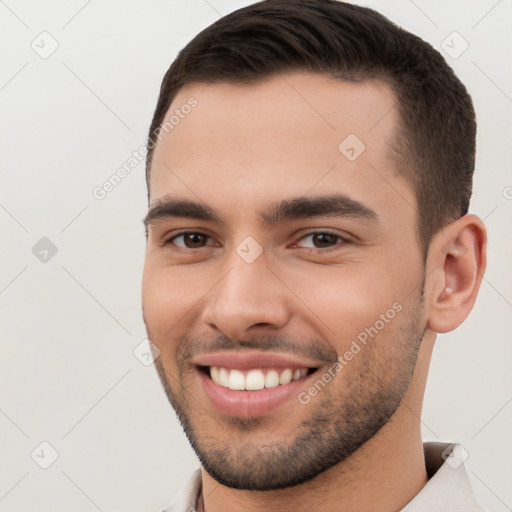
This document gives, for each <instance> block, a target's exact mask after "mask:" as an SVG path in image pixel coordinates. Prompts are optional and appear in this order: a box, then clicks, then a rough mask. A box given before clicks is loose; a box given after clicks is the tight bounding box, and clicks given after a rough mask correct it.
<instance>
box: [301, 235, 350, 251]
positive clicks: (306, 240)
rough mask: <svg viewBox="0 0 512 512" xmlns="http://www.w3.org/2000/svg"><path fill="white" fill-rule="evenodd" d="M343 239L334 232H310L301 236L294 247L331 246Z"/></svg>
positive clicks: (314, 247)
mask: <svg viewBox="0 0 512 512" xmlns="http://www.w3.org/2000/svg"><path fill="white" fill-rule="evenodd" d="M344 241H345V240H344V239H343V238H342V237H341V236H339V235H335V234H334V233H326V232H319V233H310V234H309V235H306V236H304V237H302V238H301V239H300V240H299V241H298V242H297V243H296V244H295V246H296V247H303V248H307V249H323V248H328V247H332V246H334V245H337V244H339V243H340V242H344Z"/></svg>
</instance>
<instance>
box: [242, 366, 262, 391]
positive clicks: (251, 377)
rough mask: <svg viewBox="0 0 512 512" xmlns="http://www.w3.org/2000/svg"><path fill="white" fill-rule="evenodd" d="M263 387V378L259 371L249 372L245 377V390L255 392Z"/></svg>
mask: <svg viewBox="0 0 512 512" xmlns="http://www.w3.org/2000/svg"><path fill="white" fill-rule="evenodd" d="M264 387H265V377H264V375H263V372H262V371H260V370H251V371H250V372H249V373H248V374H247V375H246V377H245V389H247V390H248V391H257V390H258V389H263V388H264Z"/></svg>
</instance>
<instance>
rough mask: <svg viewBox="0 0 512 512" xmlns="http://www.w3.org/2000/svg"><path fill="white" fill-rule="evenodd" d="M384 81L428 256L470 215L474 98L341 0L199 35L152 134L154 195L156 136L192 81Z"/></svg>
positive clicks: (401, 38) (434, 62) (437, 62)
mask: <svg viewBox="0 0 512 512" xmlns="http://www.w3.org/2000/svg"><path fill="white" fill-rule="evenodd" d="M294 71H299V72H300V71H302V72H315V73H320V74H329V75H331V76H333V77H335V78H339V79H341V80H351V81H354V80H355V81H364V80H369V79H379V80H382V81H384V82H386V83H387V84H388V85H389V86H390V87H391V88H392V90H393V91H394V94H395V96H396V101H397V107H398V112H399V114H400V120H401V123H400V125H401V126H400V127H399V131H398V134H397V137H396V140H395V141H394V148H393V150H394V155H395V159H396V162H397V167H398V169H397V170H398V172H400V173H401V174H402V175H403V176H404V177H405V179H406V180H408V182H409V183H410V184H411V185H412V187H413V189H414V190H415V192H416V198H417V203H418V234H419V239H420V244H421V246H422V248H423V252H424V255H426V253H427V251H428V247H429V245H430V241H431V240H432V237H433V236H434V235H435V234H436V233H437V232H438V231H439V229H441V228H442V227H444V226H445V225H447V224H448V223H449V222H451V221H453V220H455V219H457V218H459V217H461V216H463V215H465V214H466V213H467V212H468V208H469V200H470V197H471V190H472V178H473V171H474V165H475V144H476V121H475V112H474V109H473V104H472V101H471V97H470V96H469V94H468V92H467V90H466V88H465V87H464V85H463V84H462V83H461V81H460V80H459V79H458V78H457V77H456V75H455V73H454V72H453V70H452V69H451V67H450V66H449V65H448V64H447V63H446V61H445V60H444V58H443V57H442V56H441V54H440V53H439V52H438V51H437V50H435V49H434V48H433V47H432V46H430V45H429V44H428V43H426V42H425V41H423V40H422V39H420V38H419V37H417V36H415V35H414V34H411V33H409V32H407V31H405V30H403V29H402V28H400V27H398V26H397V25H395V24H394V23H392V22H391V21H390V20H389V19H387V18H386V17H384V16H382V15H381V14H379V13H377V12H376V11H374V10H372V9H369V8H364V7H359V6H356V5H352V4H348V3H345V2H341V1H336V0H265V1H263V2H259V3H256V4H253V5H250V6H248V7H244V8H242V9H239V10H237V11H235V12H232V13H231V14H228V15H227V16H224V17H223V18H221V19H219V20H218V21H217V22H215V23H213V24H212V25H210V26H209V27H207V28H206V29H204V30H203V31H202V32H200V33H199V34H198V35H197V36H196V37H195V38H194V39H192V41H190V43H188V44H187V46H185V48H183V50H181V52H180V53H179V55H178V57H177V58H176V60H175V61H174V62H173V63H172V65H171V67H170V68H169V70H168V71H167V73H166V74H165V77H164V79H163V82H162V86H161V89H160V96H159V98H158V102H157V106H156V110H155V113H154V117H153V121H152V123H151V127H150V130H149V137H148V158H147V166H146V179H147V182H148V192H149V174H150V166H151V157H152V152H153V149H154V146H155V145H156V139H155V130H157V129H158V128H159V127H160V126H161V124H162V123H163V120H164V117H165V115H166V113H167V111H168V109H169V107H170V105H171V103H172V101H173V99H174V97H175V96H176V94H177V92H178V91H179V90H180V88H181V87H183V86H184V85H185V84H187V83H192V82H200V83H201V82H204V83H218V82H230V83H242V84H254V83H256V82H260V81H262V80H264V79H265V78H269V77H271V76H272V75H276V74H279V73H285V72H294Z"/></svg>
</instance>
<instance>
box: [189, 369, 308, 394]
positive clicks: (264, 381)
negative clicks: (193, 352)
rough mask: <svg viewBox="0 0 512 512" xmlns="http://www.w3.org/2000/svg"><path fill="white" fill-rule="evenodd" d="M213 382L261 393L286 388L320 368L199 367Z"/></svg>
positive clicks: (233, 388)
mask: <svg viewBox="0 0 512 512" xmlns="http://www.w3.org/2000/svg"><path fill="white" fill-rule="evenodd" d="M198 368H199V370H200V371H201V372H203V373H204V374H206V375H207V376H208V377H209V378H210V379H211V380H213V382H214V383H215V384H217V385H219V386H222V387H224V388H228V389H231V390H235V391H259V390H261V389H270V388H275V387H278V386H286V385H287V384H290V382H292V381H297V380H300V379H302V378H304V377H306V376H308V375H311V374H312V373H314V372H315V371H316V370H317V369H318V368H308V367H301V368H294V367H288V368H285V367H280V368H277V367H276V368H268V367H266V368H253V369H249V370H241V369H236V368H226V367H223V366H199V367H198Z"/></svg>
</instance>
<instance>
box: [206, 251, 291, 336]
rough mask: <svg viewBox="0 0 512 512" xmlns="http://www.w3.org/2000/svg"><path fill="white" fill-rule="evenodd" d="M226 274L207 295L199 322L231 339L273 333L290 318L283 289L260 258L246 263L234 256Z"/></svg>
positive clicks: (284, 288)
mask: <svg viewBox="0 0 512 512" xmlns="http://www.w3.org/2000/svg"><path fill="white" fill-rule="evenodd" d="M232 262H233V264H232V266H231V267H230V269H229V271H228V272H227V274H226V275H225V276H224V277H223V278H222V279H221V280H220V282H219V283H218V284H217V285H216V286H215V287H214V288H213V289H212V290H211V292H210V293H209V294H208V300H207V303H206V304H205V307H204V309H203V313H202V320H203V322H204V323H205V324H207V325H208V326H209V327H210V328H211V329H214V330H215V331H217V332H218V331H222V333H223V334H224V335H226V336H228V337H229V338H231V339H244V338H247V337H248V335H249V334H251V333H254V332H256V331H257V330H261V329H265V330H266V331H267V332H268V330H277V329H280V328H282V327H284V326H285V325H286V324H287V323H288V321H289V318H290V312H289V303H288V300H287V294H286V287H285V286H284V285H283V283H282V282H281V281H280V280H279V279H278V278H277V277H276V275H275V273H274V272H273V271H272V270H270V268H269V267H268V266H267V262H266V260H265V259H264V258H262V257H260V258H258V259H257V260H256V261H254V262H252V263H246V262H245V261H244V260H242V259H241V258H240V257H239V256H238V255H236V254H235V255H234V257H233V259H232Z"/></svg>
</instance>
